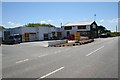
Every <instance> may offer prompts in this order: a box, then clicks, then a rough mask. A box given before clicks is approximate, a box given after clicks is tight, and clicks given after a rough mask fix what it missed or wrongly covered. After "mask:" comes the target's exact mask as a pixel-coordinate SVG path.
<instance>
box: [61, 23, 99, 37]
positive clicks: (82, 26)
mask: <svg viewBox="0 0 120 80" xmlns="http://www.w3.org/2000/svg"><path fill="white" fill-rule="evenodd" d="M62 30H63V37H66V36H70V35H73V34H74V33H75V32H80V35H81V36H87V37H89V38H97V37H98V30H97V23H96V22H95V21H94V22H76V23H73V22H72V23H66V24H64V25H63V26H62Z"/></svg>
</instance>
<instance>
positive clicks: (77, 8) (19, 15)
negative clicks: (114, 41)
mask: <svg viewBox="0 0 120 80" xmlns="http://www.w3.org/2000/svg"><path fill="white" fill-rule="evenodd" d="M95 14H96V17H94V15H95ZM93 20H95V21H96V22H97V24H98V25H103V26H105V27H106V28H107V29H110V30H111V31H115V29H116V25H117V24H118V2H3V3H2V25H4V26H5V27H6V28H11V27H18V26H21V25H25V24H27V23H49V24H53V25H55V26H57V27H60V24H61V23H62V24H65V23H67V22H79V21H87V22H88V21H93Z"/></svg>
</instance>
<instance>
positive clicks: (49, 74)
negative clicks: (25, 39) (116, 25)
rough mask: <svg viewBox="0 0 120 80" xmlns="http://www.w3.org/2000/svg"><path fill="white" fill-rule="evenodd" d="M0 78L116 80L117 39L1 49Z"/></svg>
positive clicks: (20, 45)
mask: <svg viewBox="0 0 120 80" xmlns="http://www.w3.org/2000/svg"><path fill="white" fill-rule="evenodd" d="M2 50H3V51H2V53H3V54H2V77H3V78H37V79H38V80H39V79H42V78H118V37H115V38H99V39H95V42H92V43H89V44H85V45H80V46H72V47H40V46H39V45H37V44H36V45H31V44H18V45H2Z"/></svg>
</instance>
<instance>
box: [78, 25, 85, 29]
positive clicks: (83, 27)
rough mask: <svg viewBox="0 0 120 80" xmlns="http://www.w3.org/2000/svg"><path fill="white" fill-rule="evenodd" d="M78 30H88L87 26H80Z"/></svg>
mask: <svg viewBox="0 0 120 80" xmlns="http://www.w3.org/2000/svg"><path fill="white" fill-rule="evenodd" d="M78 29H86V26H78Z"/></svg>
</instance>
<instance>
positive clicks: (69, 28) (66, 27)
mask: <svg viewBox="0 0 120 80" xmlns="http://www.w3.org/2000/svg"><path fill="white" fill-rule="evenodd" d="M71 29H72V26H65V27H64V30H71Z"/></svg>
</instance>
